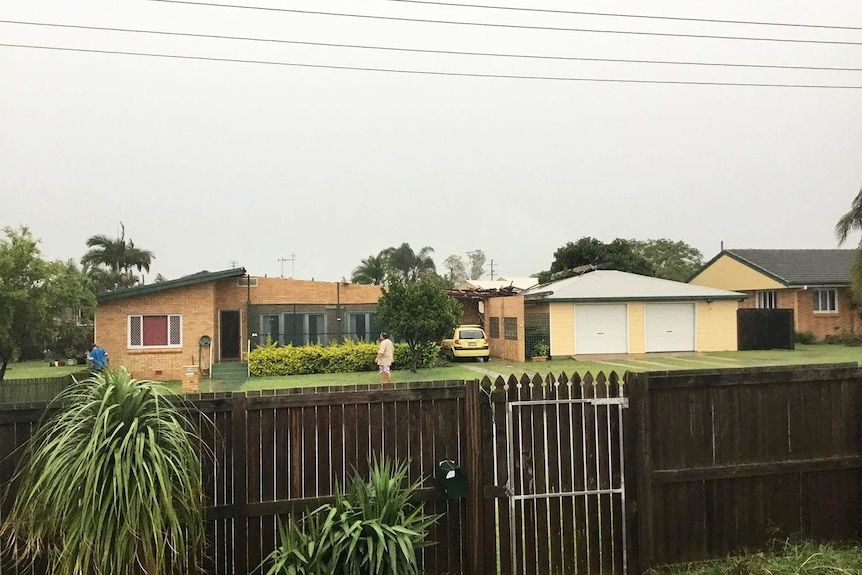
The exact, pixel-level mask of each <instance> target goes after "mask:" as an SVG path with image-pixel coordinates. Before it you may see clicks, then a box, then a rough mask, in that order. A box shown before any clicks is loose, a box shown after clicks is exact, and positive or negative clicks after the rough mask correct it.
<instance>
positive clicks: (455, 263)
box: [443, 254, 467, 285]
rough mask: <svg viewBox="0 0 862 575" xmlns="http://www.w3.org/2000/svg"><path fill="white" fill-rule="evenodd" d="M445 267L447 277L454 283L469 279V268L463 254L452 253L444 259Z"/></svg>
mask: <svg viewBox="0 0 862 575" xmlns="http://www.w3.org/2000/svg"><path fill="white" fill-rule="evenodd" d="M443 267H444V268H446V278H447V279H448V280H449V281H450V282H451V283H452V284H453V285H455V284H459V283H461V282H462V281H464V280H466V279H467V268H466V267H465V266H464V259H463V258H462V257H461V256H459V255H456V254H452V255H451V256H449V257H448V258H446V259H445V260H444V261H443Z"/></svg>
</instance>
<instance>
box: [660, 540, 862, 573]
mask: <svg viewBox="0 0 862 575" xmlns="http://www.w3.org/2000/svg"><path fill="white" fill-rule="evenodd" d="M649 573H650V574H651V575H742V574H745V575H827V574H830V575H851V574H852V575H858V574H860V573H862V547H860V546H859V544H848V545H839V544H831V543H815V542H812V541H791V540H788V541H780V542H775V543H774V544H773V549H772V550H770V551H768V552H762V553H752V554H747V555H741V556H738V557H729V558H727V559H722V560H720V561H709V562H705V563H697V564H687V565H674V566H669V567H662V568H658V569H651V570H650V571H649Z"/></svg>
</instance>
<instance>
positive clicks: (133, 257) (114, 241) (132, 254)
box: [81, 222, 155, 291]
mask: <svg viewBox="0 0 862 575" xmlns="http://www.w3.org/2000/svg"><path fill="white" fill-rule="evenodd" d="M120 230H121V231H120V235H119V237H116V238H111V237H108V236H106V235H103V234H99V235H95V236H91V237H90V238H89V239H88V240H87V247H88V248H90V250H89V251H88V252H87V253H86V254H84V257H82V258H81V265H83V266H84V272H85V273H87V275H88V276H90V277H91V279H92V280H93V282H94V285H95V286H96V287H97V291H108V290H111V289H117V288H123V287H131V286H133V285H135V284H137V283H138V281H139V280H138V278H137V276H135V275H134V273H132V272H133V270H137V271H138V272H141V271H146V272H149V271H150V264H151V263H152V261H153V259H154V258H155V256H154V255H153V252H151V251H150V250H143V249H140V248H138V247H136V246H135V242H133V241H132V240H131V238H130V239H128V240H126V226H125V225H124V224H123V223H122V222H120ZM96 270H99V271H96ZM105 288H107V289H105Z"/></svg>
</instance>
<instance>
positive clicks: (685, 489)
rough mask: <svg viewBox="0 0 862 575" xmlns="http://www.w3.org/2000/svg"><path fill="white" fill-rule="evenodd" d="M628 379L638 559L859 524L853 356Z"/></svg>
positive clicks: (667, 559)
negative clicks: (827, 362)
mask: <svg viewBox="0 0 862 575" xmlns="http://www.w3.org/2000/svg"><path fill="white" fill-rule="evenodd" d="M629 380H630V382H631V384H630V385H629V387H630V388H631V389H630V392H629V394H630V396H631V398H632V408H633V413H632V417H633V418H634V419H635V420H636V425H635V428H636V433H637V438H636V439H637V454H636V458H635V459H634V461H636V462H637V466H638V468H637V472H636V476H637V478H638V494H637V496H638V501H639V506H638V518H637V519H638V527H639V528H638V533H639V541H638V542H639V553H640V559H641V561H640V566H641V567H642V568H646V567H649V566H651V565H656V564H661V563H675V562H682V561H694V560H701V559H709V558H716V557H722V556H725V555H726V554H728V553H732V552H735V551H739V550H740V549H742V548H743V547H761V546H763V545H764V544H766V543H767V542H768V541H769V540H770V539H773V538H783V537H787V536H791V535H793V536H800V535H801V536H804V537H812V538H816V539H827V540H840V539H847V538H852V537H857V536H859V534H860V532H862V518H860V514H859V510H860V504H862V497H860V489H859V481H860V479H862V436H860V433H862V413H860V408H862V370H860V368H858V367H857V366H856V365H855V364H840V365H833V366H801V367H793V368H790V367H784V368H761V369H749V370H721V371H700V372H662V373H647V374H637V375H634V376H630V377H629ZM629 455H630V457H629V459H628V461H633V459H632V457H631V456H632V455H633V454H629Z"/></svg>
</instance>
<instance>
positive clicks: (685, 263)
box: [629, 238, 703, 282]
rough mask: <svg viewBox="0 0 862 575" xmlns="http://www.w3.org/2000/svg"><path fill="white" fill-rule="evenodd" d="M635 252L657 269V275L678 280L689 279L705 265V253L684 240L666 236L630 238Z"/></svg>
mask: <svg viewBox="0 0 862 575" xmlns="http://www.w3.org/2000/svg"><path fill="white" fill-rule="evenodd" d="M629 243H630V244H631V246H632V250H633V251H634V253H635V254H637V255H640V256H642V257H643V258H644V259H646V261H647V262H649V264H650V265H651V266H652V267H653V269H654V270H655V275H656V277H660V278H663V279H666V280H673V281H678V282H685V281H688V280H689V278H691V276H693V275H694V274H695V273H696V272H697V271H698V270H699V269H700V266H701V265H703V254H702V253H700V250H698V249H697V248H693V247H691V246H690V245H688V244H687V243H685V242H683V241H678V242H675V241H673V240H669V239H666V238H660V239H657V240H629Z"/></svg>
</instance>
